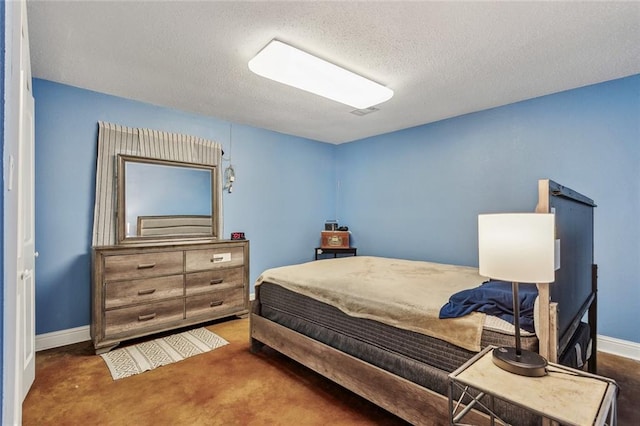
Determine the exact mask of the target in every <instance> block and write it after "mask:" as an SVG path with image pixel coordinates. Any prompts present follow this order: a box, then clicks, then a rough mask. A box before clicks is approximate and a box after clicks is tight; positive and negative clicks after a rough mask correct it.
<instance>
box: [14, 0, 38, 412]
mask: <svg viewBox="0 0 640 426" xmlns="http://www.w3.org/2000/svg"><path fill="white" fill-rule="evenodd" d="M21 9H22V10H21V18H22V22H21V31H20V35H21V40H20V112H19V117H20V119H19V137H18V144H19V145H18V159H17V164H16V167H17V170H16V175H17V182H16V183H17V188H16V189H17V191H18V194H17V197H18V216H17V219H18V223H17V234H18V239H17V242H18V247H17V265H16V266H17V267H16V270H17V272H18V277H17V281H16V282H17V286H18V288H17V289H16V305H15V306H16V348H15V351H16V364H17V365H16V375H17V376H16V379H17V380H16V383H15V386H16V398H17V401H16V403H17V402H18V401H19V403H20V404H22V401H23V400H24V398H25V396H26V395H27V392H29V389H30V388H31V385H32V384H33V380H34V379H35V257H36V253H35V237H34V234H35V218H34V216H35V211H34V204H35V197H34V184H35V182H34V168H35V164H34V162H35V158H34V131H35V125H34V109H35V108H34V99H33V93H32V87H31V82H32V80H31V60H30V58H29V32H28V27H27V9H26V2H24V1H23V2H21Z"/></svg>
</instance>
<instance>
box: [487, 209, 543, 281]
mask: <svg viewBox="0 0 640 426" xmlns="http://www.w3.org/2000/svg"><path fill="white" fill-rule="evenodd" d="M554 252H555V217H554V215H553V214H546V213H508V214H481V215H479V216H478V255H479V269H480V270H479V273H480V275H482V276H484V277H489V278H494V279H498V280H504V281H512V282H518V283H550V282H553V281H555V259H554Z"/></svg>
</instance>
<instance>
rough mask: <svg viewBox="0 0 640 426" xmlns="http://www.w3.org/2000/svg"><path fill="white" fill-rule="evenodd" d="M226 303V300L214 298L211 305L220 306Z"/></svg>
mask: <svg viewBox="0 0 640 426" xmlns="http://www.w3.org/2000/svg"><path fill="white" fill-rule="evenodd" d="M223 303H224V300H214V301H213V302H211V304H210V305H209V306H211V307H212V308H213V307H215V306H220V305H222V304H223Z"/></svg>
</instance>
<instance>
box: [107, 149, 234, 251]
mask: <svg viewBox="0 0 640 426" xmlns="http://www.w3.org/2000/svg"><path fill="white" fill-rule="evenodd" d="M127 162H135V163H143V164H157V165H163V166H176V167H185V168H194V169H204V170H209V171H210V172H211V233H210V234H208V233H207V234H204V233H203V234H186V235H185V234H173V235H163V236H138V235H136V236H127V230H126V222H127V219H126V199H125V198H126V173H125V167H126V164H127ZM217 169H218V168H217V166H215V165H210V164H200V163H188V162H181V161H172V160H161V159H157V158H149V157H138V156H133V155H124V154H118V155H117V178H116V192H117V210H116V241H117V243H118V244H130V243H141V242H145V243H146V242H160V241H176V240H181V241H197V240H218V239H219V235H218V232H219V224H220V220H221V214H220V213H221V211H220V209H221V205H222V203H221V196H222V189H221V184H220V179H219V176H218V170H217Z"/></svg>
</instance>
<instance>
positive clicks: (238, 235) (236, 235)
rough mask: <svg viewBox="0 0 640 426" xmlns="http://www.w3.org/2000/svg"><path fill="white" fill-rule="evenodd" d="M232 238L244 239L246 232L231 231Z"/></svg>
mask: <svg viewBox="0 0 640 426" xmlns="http://www.w3.org/2000/svg"><path fill="white" fill-rule="evenodd" d="M231 239H232V240H244V239H245V238H244V232H232V233H231Z"/></svg>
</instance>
